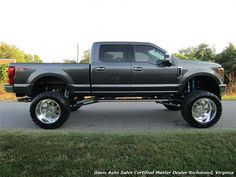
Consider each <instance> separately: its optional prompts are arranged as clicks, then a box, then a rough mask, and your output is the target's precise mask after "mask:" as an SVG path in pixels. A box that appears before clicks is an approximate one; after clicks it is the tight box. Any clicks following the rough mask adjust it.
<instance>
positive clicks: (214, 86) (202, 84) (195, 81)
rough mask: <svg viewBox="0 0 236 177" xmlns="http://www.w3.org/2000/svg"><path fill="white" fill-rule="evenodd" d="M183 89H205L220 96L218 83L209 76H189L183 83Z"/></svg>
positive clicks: (188, 90)
mask: <svg viewBox="0 0 236 177" xmlns="http://www.w3.org/2000/svg"><path fill="white" fill-rule="evenodd" d="M185 90H186V91H187V92H191V91H193V90H206V91H209V92H211V93H214V94H215V95H216V96H218V97H219V98H220V88H219V85H218V83H217V82H216V81H215V80H214V79H213V78H211V77H209V76H196V77H193V78H191V79H190V80H189V81H188V82H187V84H186V85H185Z"/></svg>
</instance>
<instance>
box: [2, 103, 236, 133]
mask: <svg viewBox="0 0 236 177" xmlns="http://www.w3.org/2000/svg"><path fill="white" fill-rule="evenodd" d="M29 106H30V105H29V103H17V102H0V129H14V130H37V131H38V130H39V131H41V130H42V129H40V128H38V127H37V126H36V125H35V124H34V123H33V122H32V121H31V119H30V115H29ZM225 128H231V129H232V128H236V101H223V115H222V117H221V120H220V121H219V122H218V124H216V125H215V126H214V127H213V128H212V129H225ZM178 129H184V130H191V129H193V128H191V127H189V126H188V124H187V123H185V121H184V120H183V119H182V117H181V114H180V112H179V111H177V112H175V111H174V112H173V111H168V110H167V109H165V108H164V107H163V106H162V105H160V104H156V103H150V102H148V103H147V102H146V103H140V102H139V103H130V102H129V103H127V102H126V103H117V102H116V103H97V104H92V105H87V106H84V107H82V108H81V109H80V110H78V111H76V112H73V113H71V116H70V118H69V120H68V121H67V122H66V123H65V124H64V125H63V126H62V127H61V128H59V129H58V130H65V131H67V130H72V131H96V132H97V131H129V132H130V131H160V130H178Z"/></svg>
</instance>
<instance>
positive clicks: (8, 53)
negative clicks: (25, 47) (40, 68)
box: [0, 43, 43, 63]
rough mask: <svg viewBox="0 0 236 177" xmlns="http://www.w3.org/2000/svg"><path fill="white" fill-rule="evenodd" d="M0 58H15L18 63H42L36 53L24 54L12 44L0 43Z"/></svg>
mask: <svg viewBox="0 0 236 177" xmlns="http://www.w3.org/2000/svg"><path fill="white" fill-rule="evenodd" d="M0 58H3V59H16V61H17V62H19V63H25V62H33V63H42V62H43V61H42V60H41V59H40V57H39V56H38V55H31V54H26V53H25V52H24V51H22V50H20V49H18V48H17V47H16V46H14V45H9V44H6V43H0Z"/></svg>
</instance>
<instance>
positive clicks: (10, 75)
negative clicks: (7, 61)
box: [8, 66, 15, 85]
mask: <svg viewBox="0 0 236 177" xmlns="http://www.w3.org/2000/svg"><path fill="white" fill-rule="evenodd" d="M14 77H15V67H14V66H9V67H8V83H9V84H10V85H13V84H14Z"/></svg>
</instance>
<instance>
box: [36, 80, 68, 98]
mask: <svg viewBox="0 0 236 177" xmlns="http://www.w3.org/2000/svg"><path fill="white" fill-rule="evenodd" d="M66 85H67V83H66V82H65V81H64V80H63V79H60V78H59V77H55V76H46V77H42V78H39V79H38V80H37V81H36V82H35V83H34V84H33V87H32V96H33V97H34V96H36V95H37V94H39V93H42V92H44V91H45V90H53V89H65V88H66Z"/></svg>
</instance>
